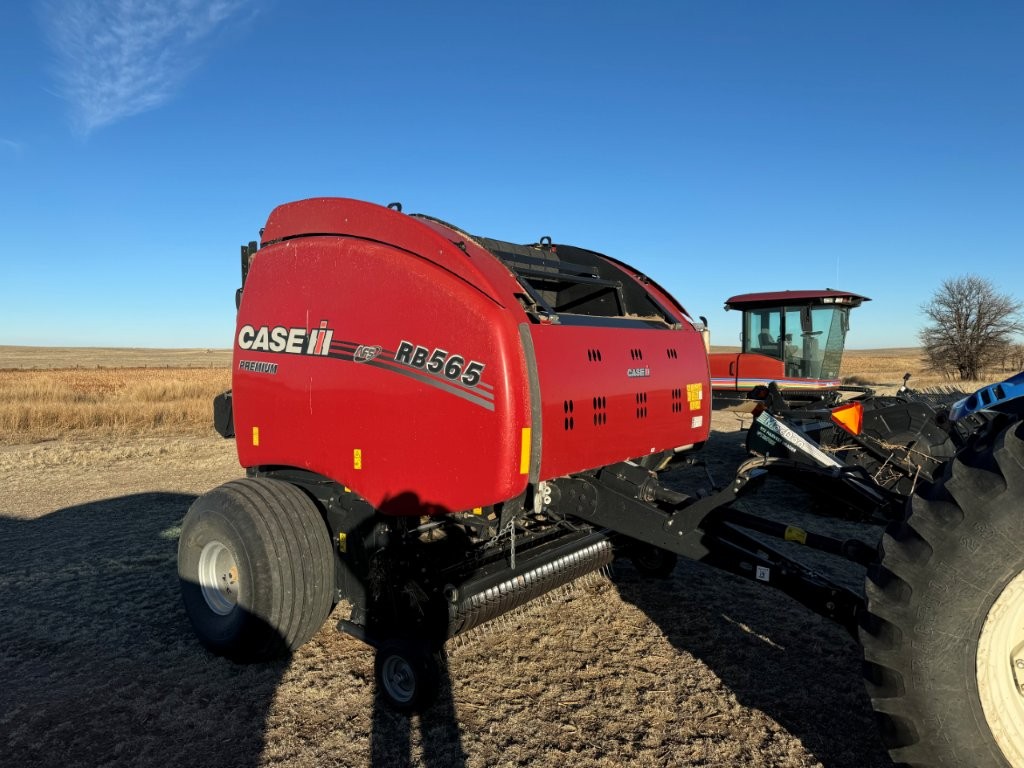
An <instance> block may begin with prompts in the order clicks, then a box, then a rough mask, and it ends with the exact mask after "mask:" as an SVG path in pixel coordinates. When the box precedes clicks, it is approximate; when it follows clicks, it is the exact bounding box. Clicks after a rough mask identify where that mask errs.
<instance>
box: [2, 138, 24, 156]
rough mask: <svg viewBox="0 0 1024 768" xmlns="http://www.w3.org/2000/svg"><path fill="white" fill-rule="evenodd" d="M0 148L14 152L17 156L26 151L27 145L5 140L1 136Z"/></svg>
mask: <svg viewBox="0 0 1024 768" xmlns="http://www.w3.org/2000/svg"><path fill="white" fill-rule="evenodd" d="M0 147H3V148H4V149H5V150H7V151H9V152H13V153H14V154H15V155H20V154H21V152H22V150H24V149H25V145H24V144H22V143H21V142H20V141H12V140H11V139H5V138H3V137H2V136H0Z"/></svg>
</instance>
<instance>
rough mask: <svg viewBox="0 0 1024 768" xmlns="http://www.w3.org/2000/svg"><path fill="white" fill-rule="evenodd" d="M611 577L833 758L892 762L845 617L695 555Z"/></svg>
mask: <svg viewBox="0 0 1024 768" xmlns="http://www.w3.org/2000/svg"><path fill="white" fill-rule="evenodd" d="M612 580H613V582H614V584H615V586H616V588H617V590H618V592H619V595H620V596H621V597H622V599H623V600H624V601H626V602H628V603H631V604H633V605H635V606H636V607H638V608H639V609H640V610H642V611H643V612H644V613H645V614H646V615H647V616H648V617H649V618H650V619H651V620H652V621H653V622H654V623H655V624H657V626H658V627H659V629H660V630H661V631H662V632H663V633H664V635H665V637H666V638H667V639H668V640H669V642H671V644H672V645H673V646H674V647H675V648H676V649H677V650H679V651H680V652H682V653H686V654H689V655H691V656H693V657H694V658H696V659H699V660H700V661H701V662H703V663H704V664H705V665H706V666H707V667H708V668H709V669H710V670H711V671H712V672H713V673H714V674H715V675H716V676H717V677H718V678H719V679H720V680H721V681H722V683H723V684H724V685H725V686H726V687H727V688H728V689H729V690H730V691H731V692H732V693H733V694H734V695H735V697H736V699H737V701H738V702H739V703H740V704H742V705H743V706H745V707H750V708H753V709H757V710H760V711H761V712H763V713H764V714H765V715H767V716H768V717H770V718H771V719H772V720H774V721H775V722H776V723H778V724H779V725H781V726H782V727H783V728H785V729H786V730H787V731H788V732H789V733H790V734H792V735H793V736H795V737H796V738H798V739H800V741H801V743H802V744H803V746H804V747H805V748H806V749H807V751H808V752H810V753H812V754H813V755H814V756H815V757H816V758H817V759H818V760H819V761H820V762H821V764H822V765H823V766H824V767H825V768H892V762H891V760H890V759H889V757H888V755H887V753H886V752H885V749H884V748H883V747H882V743H881V739H880V737H879V735H878V733H877V729H876V726H875V722H874V717H873V715H872V712H871V705H870V702H869V699H868V696H867V693H866V691H865V688H864V684H863V682H862V680H861V651H860V648H859V646H858V645H857V644H856V643H855V642H854V641H853V640H852V639H851V638H850V636H849V635H848V634H847V633H846V632H845V631H844V630H843V629H841V628H840V627H839V626H838V625H835V624H832V623H831V622H829V621H828V620H826V619H823V618H820V617H818V616H817V615H815V614H813V613H811V612H810V611H809V610H806V609H805V608H803V607H802V606H800V605H799V604H797V603H796V602H795V601H794V600H792V599H791V598H789V597H787V596H785V595H783V594H781V593H779V592H776V591H775V590H773V589H771V588H770V587H762V586H760V585H757V584H754V583H751V582H748V581H745V580H743V579H740V578H739V577H736V576H732V575H730V574H726V573H723V572H721V571H718V570H716V569H713V568H711V567H708V566H703V565H700V564H697V563H693V562H688V561H683V562H681V563H680V564H679V565H678V566H677V568H676V570H675V572H674V574H673V575H672V576H671V577H670V578H667V579H664V580H659V579H652V578H648V577H645V576H641V575H640V574H639V573H638V572H637V571H636V570H635V569H634V568H633V567H632V566H631V565H630V564H629V563H628V561H627V562H624V563H623V562H617V563H616V566H615V569H614V571H613V573H612ZM723 582H727V583H723Z"/></svg>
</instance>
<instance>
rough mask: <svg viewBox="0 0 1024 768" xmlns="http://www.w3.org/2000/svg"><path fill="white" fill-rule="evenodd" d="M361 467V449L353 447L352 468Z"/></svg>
mask: <svg viewBox="0 0 1024 768" xmlns="http://www.w3.org/2000/svg"><path fill="white" fill-rule="evenodd" d="M362 468H363V449H362V448H353V449H352V469H362Z"/></svg>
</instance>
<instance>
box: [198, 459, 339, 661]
mask: <svg viewBox="0 0 1024 768" xmlns="http://www.w3.org/2000/svg"><path fill="white" fill-rule="evenodd" d="M204 502H205V504H204V508H203V514H206V515H208V516H216V517H217V518H219V520H220V522H221V524H222V525H225V526H226V527H227V528H229V529H230V530H233V531H234V532H235V537H236V540H248V541H250V542H251V543H252V540H253V539H255V544H256V550H255V551H254V552H247V553H246V555H245V556H246V557H247V558H248V559H253V558H254V557H255V558H256V559H259V558H260V557H265V558H266V564H265V567H266V568H267V574H266V576H267V578H269V579H270V581H271V585H270V589H265V590H263V594H261V595H257V596H254V597H253V599H254V600H255V601H259V603H258V605H259V609H258V611H256V613H257V617H258V618H259V619H260V620H261V621H262V622H265V624H266V630H270V631H266V630H265V631H260V632H250V633H247V635H246V643H247V645H246V647H244V648H225V649H220V650H222V651H223V652H225V653H226V654H227V655H230V656H234V657H237V658H239V659H246V660H259V659H271V658H276V657H279V656H281V655H283V654H285V653H288V652H290V651H294V650H295V649H297V648H298V647H299V646H301V645H302V644H303V643H305V642H306V641H307V640H309V639H310V638H311V637H312V636H313V635H314V634H316V632H317V630H318V629H319V628H320V626H321V625H322V624H323V622H324V620H325V619H326V618H327V615H328V613H329V612H330V609H331V605H332V603H333V596H334V572H333V567H334V560H333V557H334V555H333V551H332V548H331V541H330V536H329V533H328V530H327V527H326V524H325V522H324V519H323V518H322V516H321V515H320V512H319V509H318V508H317V506H316V504H315V503H314V502H313V501H312V500H311V499H310V498H309V497H308V496H306V494H305V493H304V492H303V491H302V490H301V489H299V488H298V487H296V486H294V485H292V484H290V483H286V482H283V481H280V480H274V479H269V478H245V479H241V480H232V481H230V482H228V483H225V484H224V485H222V486H220V487H218V488H215V489H214V490H213V491H211V492H210V493H209V494H207V496H206V497H205V498H204ZM190 514H191V512H190ZM246 529H247V530H246ZM243 531H245V532H243ZM184 535H185V532H184V531H183V536H184ZM236 556H238V555H237V553H236ZM250 567H252V568H256V567H264V566H256V565H254V564H252V563H250ZM264 601H269V602H264ZM253 605H254V606H256V605H257V603H253Z"/></svg>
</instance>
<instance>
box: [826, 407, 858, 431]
mask: <svg viewBox="0 0 1024 768" xmlns="http://www.w3.org/2000/svg"><path fill="white" fill-rule="evenodd" d="M832 421H834V422H835V423H836V424H838V425H839V426H840V427H842V428H843V429H845V430H846V431H847V432H849V433H850V434H851V435H859V434H860V429H861V426H862V425H863V423H864V406H862V405H861V404H860V403H847V404H846V405H840V406H838V407H837V408H833V409H832Z"/></svg>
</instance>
